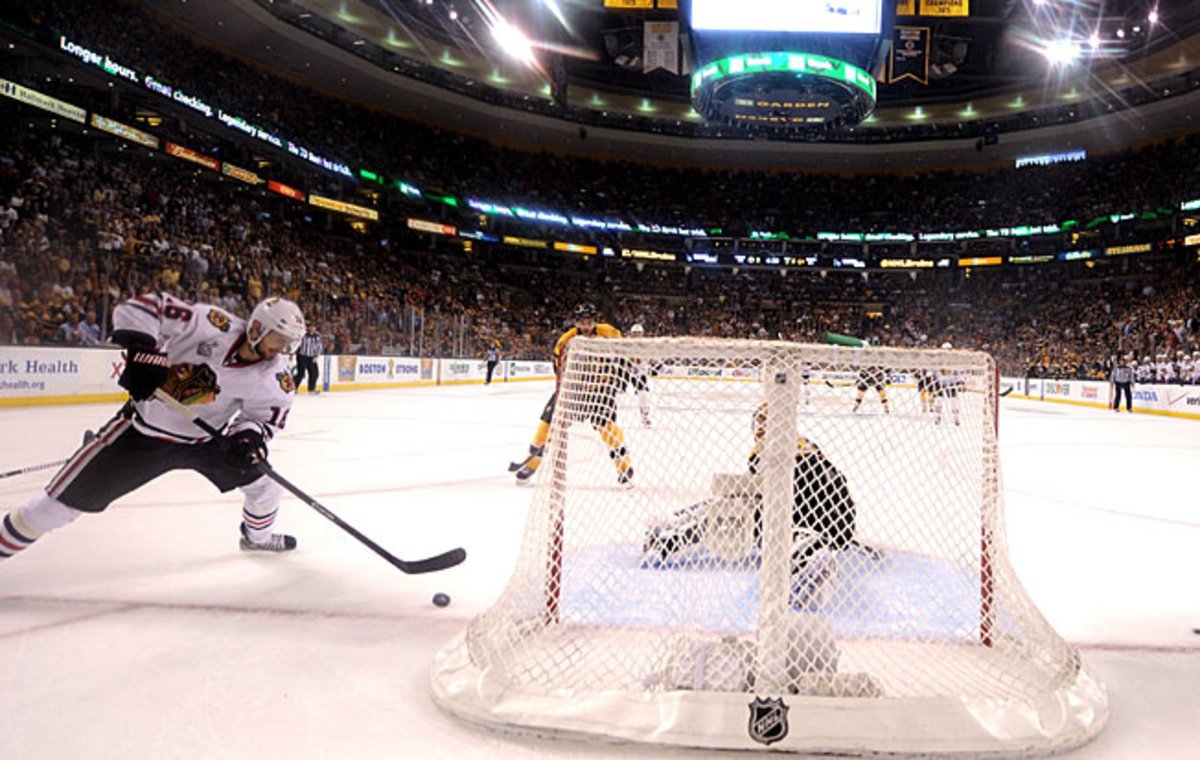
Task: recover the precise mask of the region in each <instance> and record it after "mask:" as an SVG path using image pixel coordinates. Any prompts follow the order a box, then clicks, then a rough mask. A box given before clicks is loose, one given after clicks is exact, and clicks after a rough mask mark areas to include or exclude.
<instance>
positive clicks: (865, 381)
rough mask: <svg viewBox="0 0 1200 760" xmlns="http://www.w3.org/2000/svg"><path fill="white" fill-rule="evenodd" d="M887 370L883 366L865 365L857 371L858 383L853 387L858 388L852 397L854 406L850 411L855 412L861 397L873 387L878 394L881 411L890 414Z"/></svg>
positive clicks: (860, 404)
mask: <svg viewBox="0 0 1200 760" xmlns="http://www.w3.org/2000/svg"><path fill="white" fill-rule="evenodd" d="M888 380H889V378H888V372H887V370H886V369H884V368H883V367H877V366H866V367H863V368H862V369H860V370H859V371H858V383H857V384H856V385H855V388H856V389H857V390H858V397H857V398H855V399H854V408H853V409H852V410H851V411H852V412H857V411H858V408H859V407H860V406H862V402H863V397H864V396H866V395H867V391H868V390H870V389H872V388H874V389H875V391H876V392H877V393H878V394H879V402H880V403H881V404H883V411H884V412H885V413H886V414H891V412H892V410H891V409H889V408H888V397H887V386H888Z"/></svg>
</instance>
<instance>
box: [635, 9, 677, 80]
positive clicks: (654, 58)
mask: <svg viewBox="0 0 1200 760" xmlns="http://www.w3.org/2000/svg"><path fill="white" fill-rule="evenodd" d="M643 30H644V36H643V38H642V73H649V72H651V71H654V70H655V69H666V70H667V71H669V72H671V73H672V74H678V73H679V22H678V21H647V22H646V23H645V24H644V25H643Z"/></svg>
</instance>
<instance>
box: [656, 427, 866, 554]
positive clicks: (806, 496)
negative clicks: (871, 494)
mask: <svg viewBox="0 0 1200 760" xmlns="http://www.w3.org/2000/svg"><path fill="white" fill-rule="evenodd" d="M766 424H767V404H766V403H763V404H761V405H760V406H759V407H758V409H757V410H755V413H754V420H753V432H754V448H753V450H751V452H750V456H749V458H748V459H749V462H748V464H749V471H750V474H751V475H754V474H757V473H758V470H759V467H760V465H761V450H762V445H763V441H764V439H765V438H766ZM751 496H752V498H751V499H750V501H751V502H752V503H753V515H752V522H753V544H752V546H755V547H756V546H758V545H759V544H760V543H761V540H762V539H761V536H762V506H761V503H760V499H759V497H758V496H757V495H756V494H755V495H751ZM793 497H794V500H795V510H794V511H793V512H792V531H793V550H792V566H793V572H799V571H800V570H802V569H803V567H804V566H805V564H806V563H807V561H808V559H809V558H810V557H811V556H812V555H813V554H815V553H816V552H817V551H818V550H820V549H822V548H826V549H829V550H830V551H837V550H841V549H845V548H847V547H849V546H858V544H857V542H856V541H855V529H856V523H857V511H856V508H855V506H854V499H853V497H852V496H851V495H850V486H849V484H848V483H847V482H846V476H845V475H843V474H842V472H841V470H839V469H838V468H837V467H836V466H835V465H834V464H833V462H831V461H830V460H829V458H828V457H826V456H825V453H824V452H823V451H821V448H820V447H819V446H818V445H817V444H816V443H815V442H813V441H812V440H810V439H808V438H805V437H804V436H800V437H799V438H798V439H797V441H796V467H795V471H794V479H793ZM732 499H738V500H744V499H743V496H741V495H739V496H733V497H730V496H724V495H722V496H720V497H717V498H714V499H708V500H705V501H702V502H700V503H698V504H695V505H692V506H691V507H688V508H687V509H685V510H681V511H680V512H678V513H676V514H675V515H673V516H672V518H671V521H670V522H669V523H667V524H664V525H658V526H654V527H653V528H651V529H650V531H649V533H648V534H647V536H646V539H645V541H644V543H643V550H644V551H645V552H646V554H647V555H648V556H654V557H656V558H657V559H659V560H660V561H662V560H666V561H670V560H671V559H672V558H673V557H677V556H679V554H678V553H679V552H680V551H681V550H684V549H687V548H688V547H691V546H696V545H699V544H702V543H703V542H704V541H705V538H706V536H707V533H708V530H709V528H710V525H713V526H715V524H716V521H719V520H728V519H729V515H730V513H731V511H732V510H736V509H737V507H736V506H732V507H731V505H730V504H729V502H730V500H732ZM746 509H747V510H749V509H750V506H749V504H747V505H746ZM710 518H712V519H710ZM869 551H871V552H872V553H874V551H873V550H869Z"/></svg>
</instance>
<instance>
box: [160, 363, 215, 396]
mask: <svg viewBox="0 0 1200 760" xmlns="http://www.w3.org/2000/svg"><path fill="white" fill-rule="evenodd" d="M163 390H165V391H166V392H167V393H169V394H171V395H172V396H174V397H175V398H176V399H178V400H179V401H181V402H182V403H184V404H187V405H188V406H191V405H193V404H207V403H209V402H211V401H214V400H216V398H217V394H218V393H220V392H221V387H220V386H219V385H217V373H216V372H214V371H213V369H212V367H210V366H208V365H207V364H191V363H190V362H188V363H183V364H176V365H174V366H172V367H171V370H170V374H168V375H167V381H166V382H165V383H163Z"/></svg>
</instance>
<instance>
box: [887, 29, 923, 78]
mask: <svg viewBox="0 0 1200 760" xmlns="http://www.w3.org/2000/svg"><path fill="white" fill-rule="evenodd" d="M902 79H915V80H916V81H918V82H920V83H921V84H929V27H927V26H898V27H896V28H895V29H894V30H893V32H892V54H891V56H890V57H889V58H888V81H889V82H899V81H900V80H902Z"/></svg>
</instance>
